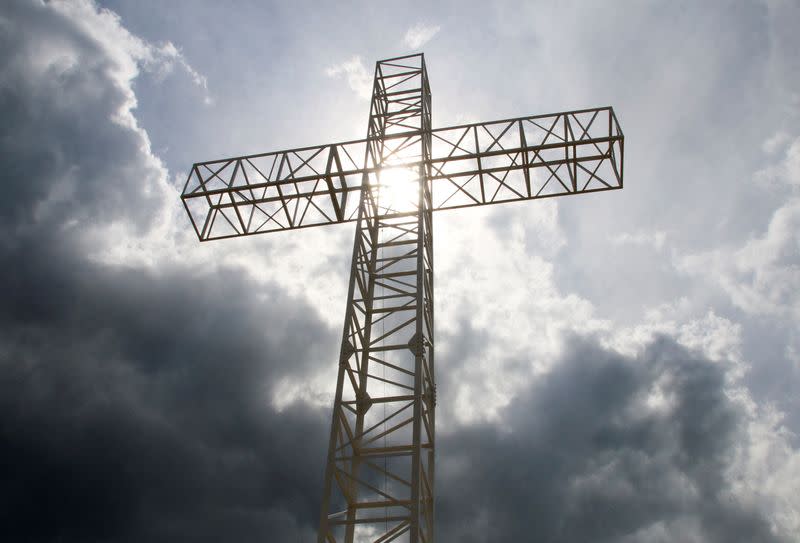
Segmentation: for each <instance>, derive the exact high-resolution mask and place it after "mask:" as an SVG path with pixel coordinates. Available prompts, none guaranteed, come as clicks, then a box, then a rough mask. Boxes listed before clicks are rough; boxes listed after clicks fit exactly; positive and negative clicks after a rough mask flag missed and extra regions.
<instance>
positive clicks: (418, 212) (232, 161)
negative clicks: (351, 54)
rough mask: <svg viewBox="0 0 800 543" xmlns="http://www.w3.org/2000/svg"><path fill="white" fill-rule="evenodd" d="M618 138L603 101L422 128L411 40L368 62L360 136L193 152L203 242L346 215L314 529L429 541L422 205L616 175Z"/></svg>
mask: <svg viewBox="0 0 800 543" xmlns="http://www.w3.org/2000/svg"><path fill="white" fill-rule="evenodd" d="M623 149H624V137H623V134H622V131H621V129H620V127H619V123H618V122H617V118H616V116H615V114H614V110H613V109H612V108H611V107H602V108H596V109H584V110H578V111H569V112H563V113H555V114H550V115H534V116H530V117H520V118H516V119H505V120H500V121H491V122H485V123H475V124H468V125H461V126H453V127H448V128H439V129H435V130H434V129H432V128H431V94H430V87H429V85H428V75H427V71H426V68H425V59H424V56H423V55H422V54H417V55H408V56H403V57H397V58H391V59H387V60H381V61H378V62H377V63H376V66H375V80H374V84H373V90H372V103H371V109H370V116H369V125H368V128H367V137H366V139H363V140H356V141H348V142H344V143H334V144H326V145H319V146H314V147H304V148H302V149H292V150H288V151H278V152H273V153H263V154H257V155H249V156H241V157H235V158H228V159H224V160H214V161H209V162H200V163H197V164H194V165H193V166H192V170H191V173H190V175H189V179H188V180H187V182H186V186H185V188H184V191H183V195H182V199H183V203H184V206H185V207H186V210H187V212H188V213H189V217H190V219H191V221H192V226H193V227H194V229H195V232H196V233H197V236H198V238H199V239H200V240H201V241H206V240H213V239H223V238H229V237H237V236H246V235H250V234H259V233H264V232H274V231H278V230H292V229H296V228H306V227H310V226H321V225H326V224H336V223H343V222H350V221H356V222H357V226H356V233H355V241H354V246H353V259H352V267H351V272H350V283H349V290H348V298H347V313H346V317H345V325H344V331H343V334H342V343H341V350H340V354H339V371H338V379H337V383H336V397H335V401H334V406H333V417H332V422H331V434H330V443H329V448H328V456H327V466H326V469H325V485H324V492H323V498H322V511H321V514H320V523H319V535H318V542H319V543H324V542H331V543H332V542H339V541H346V542H348V543H349V542H353V541H373V542H376V543H386V542H389V541H410V542H412V543H422V542H425V543H428V542H431V541H433V537H434V531H433V526H434V508H433V503H434V461H435V454H434V453H435V431H434V429H435V417H434V414H435V409H434V407H435V404H436V385H435V380H434V344H435V342H434V326H433V308H434V303H433V228H432V212H433V211H438V210H442V209H454V208H461V207H471V206H479V205H488V204H496V203H502V202H513V201H518V200H531V199H536V198H547V197H553V196H566V195H571V194H582V193H587V192H596V191H605V190H612V189H620V188H622V177H623V176H622V163H623ZM362 157H363V159H362Z"/></svg>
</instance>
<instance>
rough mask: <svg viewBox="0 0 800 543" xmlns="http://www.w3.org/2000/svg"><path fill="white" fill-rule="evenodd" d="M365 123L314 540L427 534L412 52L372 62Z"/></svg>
mask: <svg viewBox="0 0 800 543" xmlns="http://www.w3.org/2000/svg"><path fill="white" fill-rule="evenodd" d="M367 133H368V145H367V149H366V156H365V171H367V173H365V174H364V176H363V179H362V191H361V202H360V207H359V215H358V224H357V227H356V234H355V241H354V248H353V259H352V268H351V274H350V284H349V290H348V301H347V310H346V316H345V324H344V330H343V334H342V347H341V351H340V358H339V369H338V379H337V386H336V397H335V400H334V408H333V416H332V422H331V435H330V442H329V449H328V458H327V466H326V470H325V484H324V494H323V500H322V508H321V509H322V510H321V515H320V530H319V535H318V541H319V542H320V543H323V542H333V541H337V542H338V541H345V542H352V541H375V542H388V541H393V540H398V539H400V538H402V540H404V541H411V542H413V543H417V542H429V541H432V539H433V498H434V487H433V483H434V428H435V418H434V403H435V385H434V383H435V380H434V361H433V236H432V210H433V208H432V197H431V184H430V174H431V172H430V159H431V96H430V87H429V84H428V77H427V72H426V69H425V61H424V57H423V56H422V55H411V56H406V57H398V58H394V59H387V60H384V61H380V62H378V63H377V64H376V67H375V81H374V85H373V94H372V104H371V110H370V118H369V125H368V131H367ZM374 168H377V170H375V169H374ZM398 184H399V185H400V186H399V187H398V186H397V185H398ZM404 184H405V186H406V187H410V188H405V189H404V188H403V185H404ZM392 185H394V186H392ZM404 190H405V192H404Z"/></svg>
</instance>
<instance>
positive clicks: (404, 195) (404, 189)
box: [378, 167, 419, 213]
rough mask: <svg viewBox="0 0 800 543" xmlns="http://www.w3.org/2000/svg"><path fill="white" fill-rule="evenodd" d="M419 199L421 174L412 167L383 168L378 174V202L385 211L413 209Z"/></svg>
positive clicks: (400, 211)
mask: <svg viewBox="0 0 800 543" xmlns="http://www.w3.org/2000/svg"><path fill="white" fill-rule="evenodd" d="M418 201H419V176H418V175H417V174H416V173H415V172H414V170H412V169H410V168H401V167H397V168H383V169H382V170H381V171H380V173H379V174H378V202H379V206H380V207H381V209H382V210H384V211H393V212H398V213H402V212H404V211H413V210H415V209H416V208H417V205H418Z"/></svg>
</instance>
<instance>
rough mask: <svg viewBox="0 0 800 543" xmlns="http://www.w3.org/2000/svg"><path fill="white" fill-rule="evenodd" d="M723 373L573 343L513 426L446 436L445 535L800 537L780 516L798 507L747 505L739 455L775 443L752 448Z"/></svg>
mask: <svg viewBox="0 0 800 543" xmlns="http://www.w3.org/2000/svg"><path fill="white" fill-rule="evenodd" d="M725 367H726V366H724V365H720V364H716V363H713V362H711V361H709V360H707V359H704V358H703V357H702V356H699V355H697V354H695V353H692V352H690V351H688V350H686V349H685V348H683V347H681V346H679V345H678V344H677V343H675V342H674V341H673V340H671V339H668V338H666V337H662V338H660V339H657V340H656V341H654V342H652V343H651V344H649V345H648V346H647V347H646V348H645V349H644V350H643V351H642V352H640V354H638V355H636V356H633V357H628V356H623V355H620V354H618V353H616V352H614V351H607V350H603V349H601V348H599V347H598V346H597V345H596V344H595V343H594V342H592V341H586V340H581V339H580V338H577V337H576V338H573V340H572V341H571V342H570V347H569V348H568V349H567V351H566V352H565V353H564V356H563V357H562V358H561V359H560V360H559V362H558V363H557V364H554V365H553V368H552V371H550V372H549V373H547V374H546V375H545V376H543V377H542V379H540V380H538V381H536V382H535V383H533V384H532V385H530V386H529V387H528V388H526V390H524V391H523V392H522V393H521V394H520V395H519V396H518V397H517V398H516V399H515V400H514V401H513V402H511V403H510V404H509V405H508V406H506V407H505V408H504V409H503V410H502V412H501V417H500V418H501V420H503V421H504V422H505V424H504V425H503V426H502V427H500V426H497V425H493V424H481V425H471V426H465V427H462V428H460V429H459V430H457V431H455V432H452V433H446V434H445V435H444V437H443V438H442V440H441V443H440V455H441V456H442V457H444V458H445V459H446V461H445V462H444V465H443V466H441V467H440V468H439V470H438V489H439V496H440V499H439V503H438V506H437V521H438V522H439V527H438V530H439V532H438V533H439V536H440V537H441V538H442V539H443V541H446V542H448V541H465V542H470V541H475V542H477V541H487V540H492V541H522V540H535V541H553V542H560V541H565V542H566V541H589V540H591V541H604V542H606V541H607V542H611V541H613V542H625V541H631V542H632V541H637V542H648V541H675V540H680V541H706V542H717V541H719V542H724V541H732V540H746V541H787V539H784V538H783V536H781V535H779V534H780V533H783V534H787V533H795V532H794V531H792V532H787V530H797V524H796V519H792V520H791V522H790V523H789V524H788V525H783V526H779V524H780V518H783V517H781V515H784V514H785V515H788V516H789V517H788V518H791V511H792V508H793V507H796V506H797V503H796V499H794V498H791V500H792V501H791V502H789V503H783V504H782V507H781V508H779V510H780V511H781V515H772V516H770V515H767V514H765V513H764V512H763V511H762V510H761V509H760V508H759V507H758V506H756V505H754V502H757V503H761V502H760V501H759V500H758V499H755V500H754V497H753V493H752V491H750V492H745V494H746V496H744V495H742V494H741V493H740V491H742V490H745V487H746V486H747V485H748V483H743V484H741V485H740V484H739V482H738V481H740V480H741V479H738V476H739V475H740V474H741V473H740V472H739V471H737V470H738V469H739V468H738V467H737V466H738V460H737V455H743V456H748V457H750V458H751V461H752V462H754V463H755V462H756V458H754V457H752V456H751V455H753V454H754V449H753V447H757V446H760V444H763V443H765V441H763V440H760V439H758V438H756V439H755V440H754V441H752V442H751V441H749V440H748V439H747V438H746V437H745V435H746V434H747V432H748V431H749V429H751V428H753V426H752V419H751V418H750V413H749V412H748V410H747V407H746V405H744V404H742V403H740V402H738V401H736V400H733V399H731V397H730V396H729V394H728V392H727V391H726V390H727V389H726V381H727V380H726V377H725V372H726V369H725ZM762 428H763V427H762ZM767 433H768V434H769V435H770V439H773V440H774V439H775V435H774V433H772V432H767ZM778 441H781V440H780V439H779V440H778ZM743 442H744V443H745V444H746V445H745V446H744V447H743V448H742V447H741V444H742V443H743ZM775 450H777V449H775ZM786 460H791V463H792V465H793V468H792V469H793V470H797V468H798V465H797V460H798V458H797V454H796V453H793V454H792V453H789V454H787V455H781V458H779V459H777V462H770V465H773V466H778V465H780V463H781V462H783V461H786ZM797 476H798V474H797V473H796V472H793V473H792V474H791V475H789V477H790V478H796V477H797ZM756 481H757V480H753V481H752V484H753V485H755V486H757V485H758V483H757V482H756ZM750 488H752V487H750ZM783 495H784V496H788V495H787V494H783ZM465 497H468V498H467V499H465ZM749 500H754V501H749ZM465 519H470V520H467V521H466V522H465ZM533 519H535V521H532V520H533Z"/></svg>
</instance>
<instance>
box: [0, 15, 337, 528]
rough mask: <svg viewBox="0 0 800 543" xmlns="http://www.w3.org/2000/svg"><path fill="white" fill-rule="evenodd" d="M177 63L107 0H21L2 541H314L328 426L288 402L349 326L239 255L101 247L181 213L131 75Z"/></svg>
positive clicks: (11, 54) (5, 140) (13, 89)
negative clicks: (148, 257)
mask: <svg viewBox="0 0 800 543" xmlns="http://www.w3.org/2000/svg"><path fill="white" fill-rule="evenodd" d="M181 58H182V57H181V56H180V55H179V54H178V53H177V49H170V48H169V47H167V48H166V49H165V48H164V47H162V46H153V45H151V44H148V43H146V42H144V41H143V40H141V39H140V38H137V37H135V36H133V35H131V34H130V33H128V31H127V30H125V29H124V28H123V27H122V26H121V22H120V19H119V18H118V17H117V16H116V15H114V14H113V13H111V12H109V11H107V10H102V9H98V8H97V6H95V5H94V4H92V3H90V2H72V3H64V2H53V3H49V4H43V3H39V2H23V1H14V2H11V3H6V4H4V8H3V10H2V15H0V73H2V77H0V117H2V118H3V120H4V121H3V123H2V125H0V142H2V151H1V152H0V179H1V180H2V184H3V186H4V188H5V189H6V190H7V195H8V196H9V198H8V199H7V200H6V199H4V200H3V203H2V204H0V225H2V227H3V229H4V232H5V235H4V236H3V239H2V241H0V297H2V299H3V304H0V409H1V410H2V413H0V478H2V480H3V485H2V486H0V502H2V503H3V513H2V522H0V539H2V540H9V541H28V540H33V541H64V542H90V541H120V542H124V541H167V540H173V539H175V538H178V539H183V540H194V541H219V540H221V539H226V538H230V537H233V538H234V539H238V540H244V541H247V540H251V538H252V539H253V540H255V539H256V538H261V539H263V537H262V536H263V534H267V533H268V534H270V535H271V536H272V537H275V538H277V539H279V540H286V541H292V540H296V539H297V538H302V539H303V540H307V539H309V538H311V537H312V536H313V532H314V529H315V525H316V520H317V513H318V505H317V501H316V500H317V499H318V492H319V490H318V489H319V487H320V482H321V475H322V465H323V458H324V451H325V442H326V439H325V436H326V434H327V425H328V423H329V419H328V417H327V413H324V414H323V413H322V412H320V411H318V410H314V409H312V408H309V407H307V406H306V405H304V404H301V403H294V404H292V405H288V406H286V407H285V408H284V410H283V412H282V413H280V415H278V414H277V413H276V412H275V410H274V409H273V408H272V396H273V393H274V389H275V387H276V386H277V383H278V382H280V380H281V379H285V378H288V377H291V376H292V375H294V374H302V375H307V374H308V373H312V372H314V371H316V370H317V369H318V368H317V366H318V365H319V364H320V363H324V362H321V361H324V360H325V359H326V358H325V357H324V356H323V355H322V354H321V353H320V352H318V349H319V348H320V345H321V344H327V343H331V344H333V343H335V336H334V335H333V334H332V333H331V329H330V328H329V327H328V326H327V325H326V324H325V323H323V322H322V321H320V320H319V319H318V318H317V317H316V314H315V312H314V310H313V309H312V308H311V307H309V306H308V305H307V304H305V303H304V302H303V301H302V299H299V298H297V297H295V296H292V295H291V294H287V293H286V292H285V289H284V288H283V287H282V286H279V285H277V284H275V283H274V282H270V281H256V280H254V279H253V278H252V277H251V276H250V275H249V274H247V273H246V272H244V271H243V270H242V269H241V267H238V266H235V265H225V264H224V263H223V264H221V265H217V266H208V267H198V266H193V265H192V263H191V262H182V259H181V257H180V255H179V254H178V255H173V256H172V257H171V258H161V259H159V260H157V262H155V265H150V266H142V265H139V264H138V263H136V262H127V263H126V264H127V265H125V266H120V265H109V264H108V263H107V262H104V261H102V260H98V259H97V258H93V256H92V255H93V254H95V253H97V252H98V251H100V252H102V251H103V248H102V247H98V244H101V245H102V244H108V245H112V246H113V245H115V244H124V243H127V242H128V241H129V240H131V239H136V238H138V239H140V240H147V239H150V237H151V236H154V235H155V236H157V235H160V234H162V233H163V232H162V231H161V230H160V229H161V225H162V224H163V223H164V221H165V220H169V217H170V211H169V210H170V209H171V208H172V207H174V204H175V202H177V192H176V190H175V188H174V187H173V186H172V184H171V183H170V181H169V178H168V174H167V171H166V169H165V168H164V166H163V164H162V163H161V161H160V160H159V159H158V157H156V156H155V155H154V154H153V153H152V151H151V149H150V144H149V139H148V137H147V133H146V132H145V131H144V130H143V129H142V128H141V127H140V126H139V123H138V121H137V119H136V118H135V116H134V114H133V111H134V107H135V105H136V95H135V93H134V90H133V82H134V80H135V78H136V77H137V76H138V74H139V72H140V70H141V69H158V67H159V66H163V62H182V61H181V60H180V59H181ZM167 69H168V68H167ZM170 233H171V232H170ZM172 242H173V243H174V242H175V240H172ZM300 330H303V331H304V334H309V336H305V335H303V334H300V333H298V331H300ZM320 342H322V343H320ZM325 351H326V352H327V351H328V348H326V349H325ZM281 457H283V459H281ZM287 474H291V475H287Z"/></svg>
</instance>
